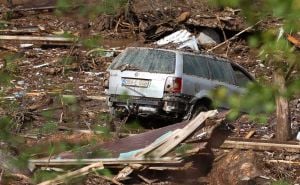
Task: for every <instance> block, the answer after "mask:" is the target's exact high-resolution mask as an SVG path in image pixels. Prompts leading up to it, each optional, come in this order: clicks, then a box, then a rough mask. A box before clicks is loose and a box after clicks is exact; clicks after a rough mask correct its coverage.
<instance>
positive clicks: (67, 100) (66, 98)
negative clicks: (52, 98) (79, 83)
mask: <svg viewBox="0 0 300 185" xmlns="http://www.w3.org/2000/svg"><path fill="white" fill-rule="evenodd" d="M61 102H62V103H63V104H64V105H72V104H75V103H76V102H77V98H76V96H74V95H62V96H61Z"/></svg>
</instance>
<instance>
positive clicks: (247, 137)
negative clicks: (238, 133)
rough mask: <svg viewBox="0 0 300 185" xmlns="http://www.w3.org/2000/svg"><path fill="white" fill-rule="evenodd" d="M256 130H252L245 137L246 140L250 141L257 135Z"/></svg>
mask: <svg viewBox="0 0 300 185" xmlns="http://www.w3.org/2000/svg"><path fill="white" fill-rule="evenodd" d="M255 132H256V130H254V129H253V130H250V131H249V132H248V134H247V135H246V136H245V139H250V138H251V137H252V136H253V135H254V134H255Z"/></svg>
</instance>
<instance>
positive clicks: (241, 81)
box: [232, 66, 252, 87]
mask: <svg viewBox="0 0 300 185" xmlns="http://www.w3.org/2000/svg"><path fill="white" fill-rule="evenodd" d="M232 68H233V73H234V76H235V80H236V85H237V86H240V87H246V86H247V84H248V83H250V82H251V81H252V80H251V79H250V78H249V77H248V76H247V75H245V73H244V72H243V71H241V70H240V69H238V68H237V67H235V66H232Z"/></svg>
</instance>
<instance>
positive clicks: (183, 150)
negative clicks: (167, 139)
mask: <svg viewBox="0 0 300 185" xmlns="http://www.w3.org/2000/svg"><path fill="white" fill-rule="evenodd" d="M191 149H193V146H192V145H191V144H182V145H180V146H179V147H177V148H176V149H175V153H176V154H180V155H184V154H185V153H186V152H187V151H188V150H191Z"/></svg>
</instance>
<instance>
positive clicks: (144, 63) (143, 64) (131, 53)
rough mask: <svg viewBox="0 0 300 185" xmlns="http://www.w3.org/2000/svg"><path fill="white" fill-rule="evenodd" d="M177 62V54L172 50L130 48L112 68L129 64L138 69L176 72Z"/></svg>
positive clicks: (154, 71) (153, 71)
mask: <svg viewBox="0 0 300 185" xmlns="http://www.w3.org/2000/svg"><path fill="white" fill-rule="evenodd" d="M175 62H176V54H175V53H173V52H170V51H163V50H154V49H137V48H130V49H127V50H126V51H125V53H123V54H121V56H120V57H117V58H116V60H115V61H114V62H113V64H112V65H111V67H110V68H111V69H114V70H116V69H120V68H122V66H124V65H126V64H127V65H130V66H131V67H134V68H136V69H137V70H138V71H144V72H151V73H166V74H171V73H174V72H175Z"/></svg>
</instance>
